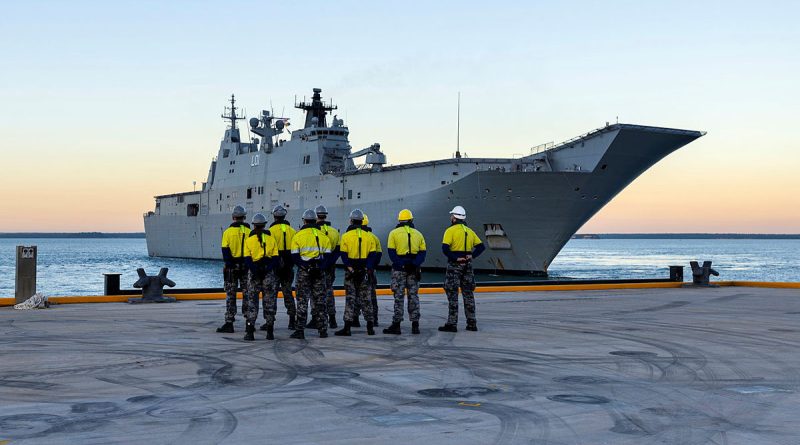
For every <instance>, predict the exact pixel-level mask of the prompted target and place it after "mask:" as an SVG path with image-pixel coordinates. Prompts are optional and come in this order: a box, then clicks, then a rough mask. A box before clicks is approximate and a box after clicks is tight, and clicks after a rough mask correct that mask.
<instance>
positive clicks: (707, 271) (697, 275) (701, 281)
mask: <svg viewBox="0 0 800 445" xmlns="http://www.w3.org/2000/svg"><path fill="white" fill-rule="evenodd" d="M689 265H690V266H692V284H694V285H695V286H715V285H713V284H711V282H710V278H711V275H714V276H715V277H718V276H719V272H717V271H716V270H714V269H712V268H711V261H703V265H702V266H700V265H699V264H698V263H697V261H689Z"/></svg>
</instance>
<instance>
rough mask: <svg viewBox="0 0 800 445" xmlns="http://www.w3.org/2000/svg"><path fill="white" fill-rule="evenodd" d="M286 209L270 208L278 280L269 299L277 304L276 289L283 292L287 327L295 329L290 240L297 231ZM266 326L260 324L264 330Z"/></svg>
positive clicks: (295, 305) (292, 264)
mask: <svg viewBox="0 0 800 445" xmlns="http://www.w3.org/2000/svg"><path fill="white" fill-rule="evenodd" d="M286 213H287V212H286V209H285V208H283V206H280V205H278V206H275V207H274V208H273V209H272V217H273V218H274V220H275V221H274V222H273V223H272V224H270V226H269V233H270V235H271V236H272V238H273V239H274V240H275V245H276V248H277V250H278V264H277V265H276V267H275V276H276V278H277V280H278V284H277V286H275V288H274V291H273V292H274V296H273V299H272V300H271V301H272V303H273V305H275V306H277V301H278V300H277V298H278V291H279V290H280V291H281V293H282V294H283V306H284V307H285V308H286V315H288V316H289V326H288V328H289V329H292V330H294V329H295V317H296V315H297V303H296V301H295V296H294V294H293V292H292V282H293V281H294V262H293V260H292V240H293V239H294V236H295V234H296V233H297V231H296V230H295V229H294V228H293V227H292V226H291V224H289V222H288V221H286V219H285V218H286ZM276 309H277V307H276ZM267 328H268V326H267V325H266V324H265V325H264V326H261V329H262V330H266V329H267Z"/></svg>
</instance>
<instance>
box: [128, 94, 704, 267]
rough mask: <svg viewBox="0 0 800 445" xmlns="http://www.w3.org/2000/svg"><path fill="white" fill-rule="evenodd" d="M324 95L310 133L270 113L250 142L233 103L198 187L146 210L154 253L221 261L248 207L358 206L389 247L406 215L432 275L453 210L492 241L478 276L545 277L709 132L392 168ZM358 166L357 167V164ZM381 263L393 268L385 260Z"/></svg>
mask: <svg viewBox="0 0 800 445" xmlns="http://www.w3.org/2000/svg"><path fill="white" fill-rule="evenodd" d="M321 93H322V90H321V89H319V88H315V89H314V90H313V95H312V97H311V98H310V100H305V99H304V100H302V101H300V102H297V101H296V103H295V107H296V108H298V109H300V110H302V111H303V112H304V113H305V120H304V124H303V128H300V129H297V130H293V131H290V130H289V128H288V126H289V119H287V118H284V117H280V116H274V115H273V114H272V113H270V112H269V111H266V110H265V111H262V112H261V113H260V115H259V116H258V117H253V118H251V119H249V121H248V122H247V123H248V124H249V131H250V133H252V138H248V142H246V141H245V140H243V138H242V133H241V131H240V125H239V123H238V122H239V121H240V120H243V119H244V117H243V116H240V114H241V113H239V109H238V108H237V107H236V102H235V97H234V96H231V99H230V107H226V109H225V112H224V113H223V114H222V117H223V118H224V119H225V120H226V121H227V129H226V130H225V134H224V137H223V138H222V141H221V142H220V145H219V151H218V152H217V155H216V157H215V158H213V160H212V161H211V166H210V167H209V170H208V178H207V180H206V181H205V182H204V183H202V186H201V188H200V190H197V191H190V192H181V193H174V194H169V195H161V196H156V197H155V208H154V209H153V210H152V211H149V212H147V213H146V214H145V215H144V228H145V233H146V238H147V250H148V253H149V255H151V256H164V257H178V258H205V259H218V258H220V238H221V235H222V231H223V230H224V229H225V228H226V227H227V226H228V225H229V223H230V221H231V216H230V215H231V211H232V209H233V207H234V206H236V205H243V206H244V207H245V208H246V209H247V212H248V215H250V216H252V215H253V214H254V213H256V212H261V213H264V214H265V215H267V216H269V212H270V210H271V209H272V208H273V207H274V206H276V205H278V204H280V205H282V206H284V207H286V209H288V211H289V214H288V215H287V219H288V220H289V221H290V222H292V223H294V224H295V225H298V224H299V223H300V222H301V221H300V215H301V214H302V212H303V210H305V209H307V208H313V207H315V206H317V205H319V204H324V205H325V206H326V207H327V208H328V211H329V212H330V213H329V215H328V219H329V220H330V221H331V222H332V223H333V225H334V226H335V227H338V228H340V229H341V228H344V227H346V226H347V216H348V215H349V213H350V211H351V210H352V209H354V208H360V209H362V210H363V211H364V212H365V213H367V215H369V219H370V226H372V227H373V230H374V232H375V233H376V234H377V235H378V236H379V237H380V238H381V240H384V243H385V239H386V236H387V235H388V233H389V231H390V230H391V229H392V228H394V226H395V224H396V216H397V213H398V212H399V211H400V210H401V209H404V208H408V209H411V210H412V212H413V213H414V224H415V226H416V227H417V228H418V229H419V230H420V231H421V232H422V233H423V234H424V235H425V239H426V241H427V243H428V249H429V251H430V253H429V255H428V258H427V260H426V261H425V267H426V268H444V267H445V266H446V259H445V256H444V255H440V254H438V251H439V245H440V242H441V241H440V240H441V237H442V233H443V232H444V230H445V229H446V228H447V226H448V225H449V224H450V221H449V216H448V212H449V211H450V209H452V208H453V207H454V206H455V205H461V206H463V207H464V208H466V210H467V223H468V225H469V226H470V227H472V228H473V229H475V231H476V232H477V233H478V235H479V236H481V238H482V239H483V240H484V242H485V243H486V248H487V249H486V252H485V253H484V254H483V255H481V256H480V257H479V258H477V259H476V260H475V262H474V267H475V269H476V270H478V271H486V272H494V273H514V274H532V275H546V274H547V268H548V266H549V265H550V263H551V262H552V261H553V259H554V258H555V257H556V255H557V254H558V252H559V251H560V250H561V249H562V248H563V247H564V244H566V243H567V241H568V240H569V239H570V238H571V237H572V235H574V234H575V232H576V231H577V230H578V229H579V228H580V227H581V226H582V225H583V224H584V223H585V222H586V221H588V220H589V218H591V217H592V215H594V214H595V213H597V212H598V211H599V210H600V209H601V208H602V207H603V206H604V205H605V204H606V203H608V202H609V201H610V200H611V199H612V198H613V197H614V196H616V195H617V193H619V192H620V191H622V189H624V188H625V187H626V186H627V185H628V184H630V183H631V182H632V181H633V180H634V179H636V178H637V177H638V176H639V175H641V174H642V173H643V172H644V171H645V170H647V169H648V168H650V167H651V166H652V165H654V164H655V163H656V162H658V161H659V160H661V159H662V158H664V157H665V156H667V155H668V154H670V153H672V152H673V151H675V150H677V149H679V148H681V147H683V146H684V145H686V144H688V143H690V142H692V141H694V140H695V139H697V138H699V137H701V136H703V135H704V134H705V133H704V132H700V131H692V130H680V129H673V128H661V127H651V126H644V125H631V124H620V123H616V124H606V125H605V126H604V127H602V128H599V129H596V130H593V131H590V132H588V133H586V134H583V135H581V136H578V137H575V138H573V139H570V140H568V141H566V142H563V143H560V144H552V143H551V144H545V145H541V146H538V147H534V148H532V149H531V153H530V154H529V155H527V156H524V157H505V158H470V157H465V156H462V155H461V153H460V152H459V151H457V152H456V154H455V156H454V157H452V158H450V159H439V160H429V161H423V162H416V163H411V164H403V165H390V164H388V163H387V160H386V154H385V153H384V152H383V151H382V149H381V147H380V145H379V144H377V143H376V144H372V145H370V146H369V147H364V148H363V149H359V150H355V151H354V149H353V147H351V145H350V143H349V134H350V129H349V128H348V127H347V125H346V124H345V122H344V121H343V120H342V119H340V118H339V117H338V116H337V115H334V114H333V112H334V111H335V110H336V108H337V107H336V106H335V105H333V104H332V103H330V102H326V101H324V100H323V99H322V95H321ZM357 161H358V164H357V163H356V162H357ZM383 263H384V264H383V265H384V266H388V265H389V263H388V258H386V256H385V255H384V260H383Z"/></svg>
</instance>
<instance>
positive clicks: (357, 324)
mask: <svg viewBox="0 0 800 445" xmlns="http://www.w3.org/2000/svg"><path fill="white" fill-rule="evenodd" d="M345 323H346V322H345ZM350 326H352V327H354V328H360V327H361V321H359V317H353V321H351V322H350Z"/></svg>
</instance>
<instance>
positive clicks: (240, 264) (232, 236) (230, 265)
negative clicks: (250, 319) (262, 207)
mask: <svg viewBox="0 0 800 445" xmlns="http://www.w3.org/2000/svg"><path fill="white" fill-rule="evenodd" d="M246 216H247V212H246V211H245V209H244V207H242V206H236V207H234V208H233V213H232V215H231V217H232V218H233V223H231V225H230V226H229V227H228V228H227V229H225V231H224V232H222V242H221V243H220V246H221V247H222V259H223V260H224V261H225V266H224V267H223V268H222V276H223V282H224V285H225V324H223V325H222V326H220V327H218V328H217V332H225V333H232V332H234V330H233V322H234V320H235V318H236V292H237V291H238V290H240V289H241V291H242V296H244V294H245V293H246V288H247V270H246V269H245V266H244V241H245V239H247V237H248V236H249V235H250V225H249V224H247V223H246V222H244V218H245V217H246ZM245 308H246V303H245V300H244V298H242V312H244V310H245Z"/></svg>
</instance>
